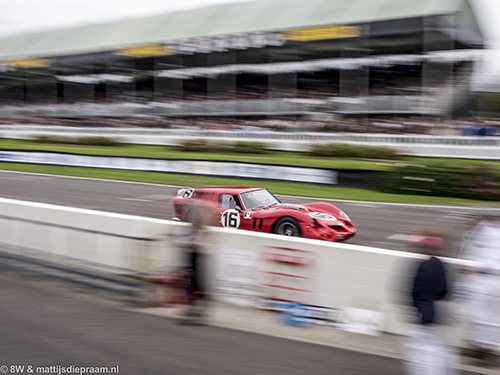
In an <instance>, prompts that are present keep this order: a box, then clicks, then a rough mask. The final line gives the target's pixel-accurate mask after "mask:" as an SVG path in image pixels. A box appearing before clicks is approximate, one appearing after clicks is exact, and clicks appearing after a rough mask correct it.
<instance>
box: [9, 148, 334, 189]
mask: <svg viewBox="0 0 500 375" xmlns="http://www.w3.org/2000/svg"><path fill="white" fill-rule="evenodd" d="M0 161H3V162H14V163H28V164H47V165H61V166H73V167H90V168H110V169H126V170H136V171H149V172H167V173H182V174H195V175H205V176H217V177H231V178H233V177H235V178H256V179H265V180H278V181H295V182H308V183H314V184H328V185H336V184H338V172H337V171H333V170H328V169H316V168H301V167H287V166H279V165H265V164H246V163H237V162H226V161H223V162H219V161H210V162H207V161H197V160H161V159H142V158H126V157H105V156H90V155H74V154H59V153H51V152H23V151H1V152H0Z"/></svg>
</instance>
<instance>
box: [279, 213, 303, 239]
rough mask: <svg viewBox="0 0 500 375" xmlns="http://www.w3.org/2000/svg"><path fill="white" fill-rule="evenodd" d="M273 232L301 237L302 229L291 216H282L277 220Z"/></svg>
mask: <svg viewBox="0 0 500 375" xmlns="http://www.w3.org/2000/svg"><path fill="white" fill-rule="evenodd" d="M274 233H276V234H281V235H282V236H291V237H302V231H301V230H300V225H299V223H298V222H297V220H295V219H293V218H291V217H283V218H281V219H279V220H278V222H277V223H276V227H275V229H274Z"/></svg>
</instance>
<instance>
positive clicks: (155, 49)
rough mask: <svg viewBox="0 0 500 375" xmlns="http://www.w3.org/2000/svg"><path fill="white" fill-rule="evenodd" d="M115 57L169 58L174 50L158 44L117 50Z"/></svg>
mask: <svg viewBox="0 0 500 375" xmlns="http://www.w3.org/2000/svg"><path fill="white" fill-rule="evenodd" d="M113 54H114V55H120V56H131V57H152V56H167V55H173V54H174V52H173V49H172V47H169V46H161V45H157V44H145V45H142V46H133V47H125V48H120V49H117V50H115V51H114V52H113Z"/></svg>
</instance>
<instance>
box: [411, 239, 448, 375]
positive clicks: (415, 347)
mask: <svg viewBox="0 0 500 375" xmlns="http://www.w3.org/2000/svg"><path fill="white" fill-rule="evenodd" d="M431 234H432V235H429V233H427V234H424V235H418V236H417V235H416V236H413V243H414V245H415V246H416V247H417V248H418V249H419V250H420V251H421V252H422V253H423V254H425V255H426V258H425V259H423V260H421V261H419V262H418V264H417V267H416V272H415V273H414V275H413V277H412V279H411V283H410V290H409V294H410V296H409V297H410V304H411V306H412V307H413V309H414V310H413V311H414V318H416V321H415V322H413V324H410V326H409V327H408V332H407V333H408V335H407V336H406V337H405V339H404V347H405V351H406V353H405V354H406V360H405V368H406V371H407V373H408V374H409V375H423V374H425V375H444V374H446V375H450V374H458V371H457V370H456V367H457V364H458V363H457V362H458V361H457V359H456V358H457V357H456V355H455V352H454V350H453V349H452V348H451V347H449V346H448V345H446V343H445V341H444V339H443V335H442V332H441V329H442V325H441V324H440V323H441V319H442V316H441V311H440V310H439V309H438V308H437V306H436V302H437V301H440V300H442V299H444V298H445V297H446V295H447V294H448V290H449V285H448V284H449V283H448V271H447V268H446V266H445V264H444V263H443V262H442V261H441V260H440V259H439V258H437V255H438V254H439V251H440V249H441V248H442V247H443V238H442V237H441V236H438V235H436V233H431Z"/></svg>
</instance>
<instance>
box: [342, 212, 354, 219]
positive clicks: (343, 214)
mask: <svg viewBox="0 0 500 375" xmlns="http://www.w3.org/2000/svg"><path fill="white" fill-rule="evenodd" d="M340 216H342V217H343V218H344V219H346V220H348V221H352V220H351V218H350V217H349V216H347V214H346V213H345V212H344V211H340Z"/></svg>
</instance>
